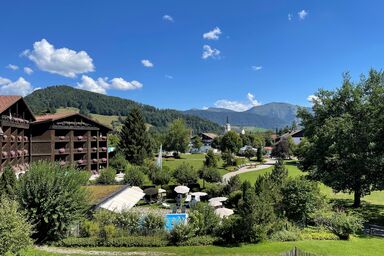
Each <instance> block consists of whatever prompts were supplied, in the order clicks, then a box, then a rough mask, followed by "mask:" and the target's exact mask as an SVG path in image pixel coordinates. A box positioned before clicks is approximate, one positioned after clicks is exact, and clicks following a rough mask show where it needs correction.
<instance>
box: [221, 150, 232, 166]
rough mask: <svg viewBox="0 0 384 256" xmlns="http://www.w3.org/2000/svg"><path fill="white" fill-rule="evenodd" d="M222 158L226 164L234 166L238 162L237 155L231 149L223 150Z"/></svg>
mask: <svg viewBox="0 0 384 256" xmlns="http://www.w3.org/2000/svg"><path fill="white" fill-rule="evenodd" d="M221 158H222V159H223V161H224V164H225V166H232V165H235V164H236V161H235V156H234V155H233V154H232V152H231V151H224V152H221Z"/></svg>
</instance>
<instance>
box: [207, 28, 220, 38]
mask: <svg viewBox="0 0 384 256" xmlns="http://www.w3.org/2000/svg"><path fill="white" fill-rule="evenodd" d="M220 35H221V30H220V28H219V27H215V28H214V29H213V30H211V31H209V32H207V33H204V34H203V38H204V39H207V40H218V39H219V37H220Z"/></svg>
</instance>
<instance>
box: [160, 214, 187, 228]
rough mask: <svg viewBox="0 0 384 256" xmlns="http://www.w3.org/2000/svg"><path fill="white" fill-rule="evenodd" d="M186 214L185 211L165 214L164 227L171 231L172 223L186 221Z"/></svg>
mask: <svg viewBox="0 0 384 256" xmlns="http://www.w3.org/2000/svg"><path fill="white" fill-rule="evenodd" d="M187 218H188V214H186V213H170V214H167V215H165V229H166V230H167V231H171V230H172V229H173V225H175V224H178V223H185V222H187Z"/></svg>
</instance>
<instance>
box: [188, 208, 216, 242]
mask: <svg viewBox="0 0 384 256" xmlns="http://www.w3.org/2000/svg"><path fill="white" fill-rule="evenodd" d="M219 223H220V218H219V217H218V216H217V215H216V214H215V211H214V209H213V208H212V207H211V206H209V205H208V204H206V203H202V202H199V203H197V204H196V206H194V207H193V208H192V210H191V211H190V214H189V224H190V225H191V226H192V227H193V230H194V231H195V233H196V235H199V236H200V235H210V234H213V233H214V230H215V229H216V228H217V226H218V225H219Z"/></svg>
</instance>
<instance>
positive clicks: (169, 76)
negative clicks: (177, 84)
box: [164, 75, 173, 79]
mask: <svg viewBox="0 0 384 256" xmlns="http://www.w3.org/2000/svg"><path fill="white" fill-rule="evenodd" d="M164 77H165V78H168V79H173V76H171V75H165V76H164Z"/></svg>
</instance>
